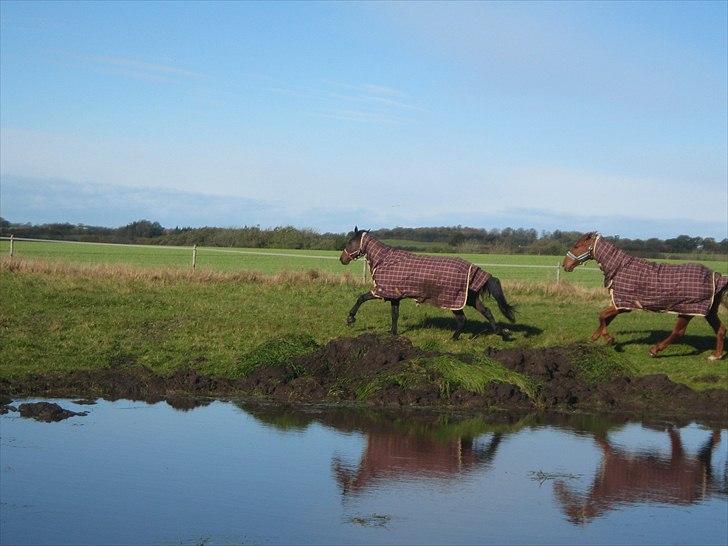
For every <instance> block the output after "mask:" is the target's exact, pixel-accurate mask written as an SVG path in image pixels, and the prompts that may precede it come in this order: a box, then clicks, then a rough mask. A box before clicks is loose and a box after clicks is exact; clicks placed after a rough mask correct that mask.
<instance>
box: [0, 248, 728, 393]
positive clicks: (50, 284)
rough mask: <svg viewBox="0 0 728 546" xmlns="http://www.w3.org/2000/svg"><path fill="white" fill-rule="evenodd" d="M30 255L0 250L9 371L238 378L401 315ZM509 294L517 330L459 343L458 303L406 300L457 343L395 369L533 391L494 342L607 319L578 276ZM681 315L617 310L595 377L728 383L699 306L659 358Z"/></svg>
mask: <svg viewBox="0 0 728 546" xmlns="http://www.w3.org/2000/svg"><path fill="white" fill-rule="evenodd" d="M19 263H20V262H19ZM26 265H27V267H25V266H23V265H22V264H21V265H19V266H18V267H15V266H12V267H11V266H10V265H9V264H8V261H7V260H3V259H0V362H2V366H0V378H12V377H20V376H23V375H28V374H32V373H54V372H58V373H60V372H68V371H73V370H78V369H86V370H92V369H99V368H103V367H107V366H112V365H118V364H119V363H124V362H136V363H138V364H142V365H145V366H147V367H149V368H150V369H152V370H153V371H154V372H156V373H158V374H160V375H167V374H170V373H172V372H173V371H174V370H176V369H180V368H192V369H195V370H196V371H198V372H199V373H203V374H212V375H219V376H224V377H235V376H238V375H241V374H242V373H245V371H246V370H248V369H252V368H253V367H255V366H257V365H259V364H260V363H262V362H266V363H271V362H269V360H276V359H278V360H279V361H280V359H281V358H286V357H287V356H288V355H297V354H300V353H301V352H303V351H304V350H308V349H310V348H313V346H314V343H316V344H318V345H322V344H324V343H326V342H328V341H330V340H331V339H333V338H336V337H340V336H354V335H359V334H361V333H364V332H371V331H375V332H382V333H384V332H386V330H387V329H388V328H389V321H390V316H389V306H388V305H386V304H384V303H382V302H377V301H373V302H369V303H366V304H365V305H364V306H362V308H361V310H360V311H359V314H358V316H357V322H356V324H355V325H354V326H353V327H347V326H346V324H345V317H346V315H347V313H348V310H349V309H350V307H351V306H352V304H353V303H354V300H355V298H356V296H357V295H358V294H360V293H361V292H362V291H363V287H362V286H359V285H358V284H357V283H355V282H353V281H352V282H351V283H347V282H338V281H337V282H332V281H331V280H330V279H329V278H328V277H324V276H321V277H316V278H315V276H311V275H308V274H301V275H298V276H296V275H289V276H287V275H281V276H280V277H278V278H276V279H271V278H267V277H264V276H261V275H260V274H257V276H250V277H244V276H230V277H226V276H225V275H217V276H216V275H212V274H207V273H205V272H199V271H198V272H197V273H193V274H190V273H188V272H183V273H181V274H179V275H177V274H174V273H169V271H168V270H164V271H166V273H165V274H164V275H161V274H160V275H157V274H156V273H154V272H153V271H150V270H148V269H144V268H133V267H130V266H125V268H124V271H123V272H121V273H119V272H118V271H115V270H113V269H111V270H108V271H107V270H103V269H99V270H92V271H86V270H84V269H83V268H64V267H59V268H54V267H50V266H48V267H46V266H43V265H42V264H41V265H37V266H34V265H32V264H29V265H28V264H26ZM198 273H199V276H198ZM506 280H508V279H504V281H506ZM587 290H588V289H587ZM595 294H596V292H595ZM506 295H507V297H508V298H509V300H511V302H512V303H513V304H516V305H518V310H519V314H518V317H517V318H518V322H517V324H516V325H515V326H514V327H513V328H512V330H513V341H510V342H504V341H503V340H502V339H500V337H498V336H494V335H482V336H479V337H476V338H474V339H473V338H471V337H470V336H463V337H462V338H461V340H460V341H457V342H454V341H452V340H450V339H449V336H450V334H451V330H450V327H451V325H452V326H454V321H453V319H452V315H451V314H450V313H448V312H446V311H443V310H441V309H436V308H433V307H430V306H427V305H419V306H417V305H415V304H414V303H413V302H411V301H408V300H407V301H404V302H403V303H402V306H401V313H400V331H401V332H402V333H403V334H404V335H405V336H406V337H407V338H409V339H410V340H411V341H412V343H414V344H415V345H416V346H419V347H422V348H424V349H426V350H429V351H437V352H443V353H452V354H454V355H455V356H453V357H435V358H432V359H422V360H420V361H418V362H417V363H415V365H414V367H413V368H412V369H410V370H403V371H402V372H403V373H399V374H394V375H393V376H392V377H390V378H388V379H387V381H394V382H401V383H404V384H409V385H410V386H413V387H416V386H417V385H418V384H419V383H418V382H420V381H427V380H429V378H430V377H434V378H437V379H438V380H439V381H440V383H439V387H441V388H442V389H443V392H446V393H447V392H450V393H452V392H453V391H454V390H455V389H457V388H465V389H471V390H473V392H478V391H479V389H482V388H483V386H484V385H487V384H488V383H489V382H491V381H497V380H506V381H508V382H510V383H514V384H516V385H518V386H519V387H521V388H522V389H523V390H524V391H525V392H529V393H532V392H533V391H532V388H533V385H532V384H530V383H529V382H528V381H526V380H525V379H524V378H522V377H519V376H518V375H514V374H512V373H506V372H505V371H504V370H503V369H499V367H498V366H497V365H495V364H493V363H492V362H489V361H488V360H487V359H486V358H485V355H484V350H485V348H487V347H495V348H508V347H514V346H527V347H548V346H554V345H570V344H573V343H576V342H583V341H584V340H585V339H587V338H588V336H589V335H590V333H591V332H592V331H593V329H594V327H595V326H596V314H597V312H598V310H599V309H600V307H602V306H603V305H604V297H605V296H606V293H604V294H603V295H604V297H602V296H595V297H592V296H589V294H588V293H587V291H585V289H578V288H574V287H571V286H570V285H567V284H562V285H561V288H559V289H558V290H556V291H554V290H550V289H549V290H547V289H546V285H544V287H543V289H541V288H538V286H536V287H534V286H533V285H529V286H526V285H523V287H522V288H520V289H516V284H514V285H513V290H510V289H509V288H508V284H506ZM600 298H601V299H600ZM485 303H486V305H489V306H491V307H493V302H492V301H491V300H488V299H486V301H485ZM465 312H466V315H467V316H468V318H469V320H470V321H471V322H472V323H475V322H477V323H478V324H479V325H480V324H482V317H480V316H479V315H478V313H477V312H475V311H474V310H472V309H466V310H465ZM721 312H722V313H724V311H721ZM494 313H495V314H496V316H497V315H498V311H497V310H495V309H494ZM722 316H723V317H724V318H725V315H724V314H723V315H722ZM673 322H674V317H672V316H670V315H662V314H655V313H647V312H642V313H639V312H635V313H629V314H625V315H621V316H619V317H617V319H616V320H615V321H614V323H613V324H612V326H611V327H610V330H611V331H612V333H613V334H614V335H615V336H616V337H617V341H618V344H619V345H618V347H619V351H615V350H614V349H612V348H611V347H604V346H603V344H601V342H600V343H597V344H595V346H596V347H598V351H597V353H595V354H597V355H598V360H594V361H592V362H591V363H589V362H587V363H585V365H584V370H585V374H586V378H591V379H592V380H594V381H600V380H602V378H604V377H607V376H608V375H609V374H610V373H611V371H613V370H615V369H620V370H621V369H626V368H629V369H630V370H633V371H634V373H635V374H636V375H644V374H646V373H666V374H668V376H669V377H670V378H671V379H672V380H676V381H681V382H683V383H686V384H688V385H689V386H691V387H693V388H728V366H726V365H725V362H722V363H721V362H715V363H714V362H709V361H708V360H707V358H706V357H707V355H708V353H709V350H710V347H711V346H712V345H713V343H714V339H715V336H714V334H713V331H712V330H711V329H710V327H709V326H708V325H707V323H706V322H705V321H704V320H702V319H701V318H699V317H698V318H696V319H695V320H693V321H692V322H691V324H690V327H689V330H688V336H687V337H686V338H685V339H684V340H683V341H682V342H680V343H677V344H675V345H673V346H671V347H669V348H668V349H667V350H665V351H664V353H663V355H664V356H662V357H660V358H657V359H652V358H650V357H649V354H648V349H649V346H650V344H651V343H652V342H653V341H652V340H647V339H646V337H645V336H646V335H647V334H649V333H650V332H655V333H656V334H655V335H656V336H663V335H667V334H668V333H669V331H670V330H671V328H672V325H673ZM519 327H521V328H520V329H519ZM646 333H647V334H646ZM696 351H697V352H698V353H699V354H695V352H696ZM458 355H466V356H467V357H469V358H470V359H472V362H473V363H472V364H470V363H465V362H463V360H464V359H461V358H460V357H459V356H458ZM680 355H686V356H680ZM590 358H591V357H590ZM706 377H707V378H708V379H707V380H706V379H704V378H706ZM361 387H362V389H363V390H362V391H361V392H360V394H361V396H362V398H366V397H367V396H368V395H371V392H372V391H370V392H367V389H371V388H377V385H369V386H366V385H362V386H361Z"/></svg>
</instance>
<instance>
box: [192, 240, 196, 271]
mask: <svg viewBox="0 0 728 546" xmlns="http://www.w3.org/2000/svg"><path fill="white" fill-rule="evenodd" d="M195 266H197V245H195V246H193V247H192V269H194V268H195Z"/></svg>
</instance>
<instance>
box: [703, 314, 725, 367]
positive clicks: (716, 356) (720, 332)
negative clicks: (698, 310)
mask: <svg viewBox="0 0 728 546" xmlns="http://www.w3.org/2000/svg"><path fill="white" fill-rule="evenodd" d="M705 320H707V321H708V324H710V326H711V327H712V328H713V331H714V332H715V351H714V352H713V354H712V355H710V356H709V357H708V359H709V360H720V359H721V358H723V356H724V353H723V343H725V326H723V323H722V322H721V321H720V319H719V318H718V306H717V305H716V306H714V307H713V308H712V309H711V310H710V312H709V313H708V314H707V315H705Z"/></svg>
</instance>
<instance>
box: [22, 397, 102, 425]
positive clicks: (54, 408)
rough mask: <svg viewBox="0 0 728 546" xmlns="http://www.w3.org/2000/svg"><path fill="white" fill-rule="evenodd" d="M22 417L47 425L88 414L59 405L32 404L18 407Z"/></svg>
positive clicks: (47, 403)
mask: <svg viewBox="0 0 728 546" xmlns="http://www.w3.org/2000/svg"><path fill="white" fill-rule="evenodd" d="M18 411H20V416H21V417H27V418H29V419H35V420H36V421H43V422H45V423H51V422H53V421H63V420H64V419H68V418H69V417H74V416H81V417H83V416H84V415H88V412H85V411H82V412H75V411H71V410H67V409H63V408H62V407H61V406H59V405H58V404H53V403H51V402H32V403H26V404H20V406H19V407H18Z"/></svg>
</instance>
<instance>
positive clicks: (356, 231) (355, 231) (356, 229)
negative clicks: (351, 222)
mask: <svg viewBox="0 0 728 546" xmlns="http://www.w3.org/2000/svg"><path fill="white" fill-rule="evenodd" d="M357 233H359V228H358V227H356V226H354V235H356V234H357Z"/></svg>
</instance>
